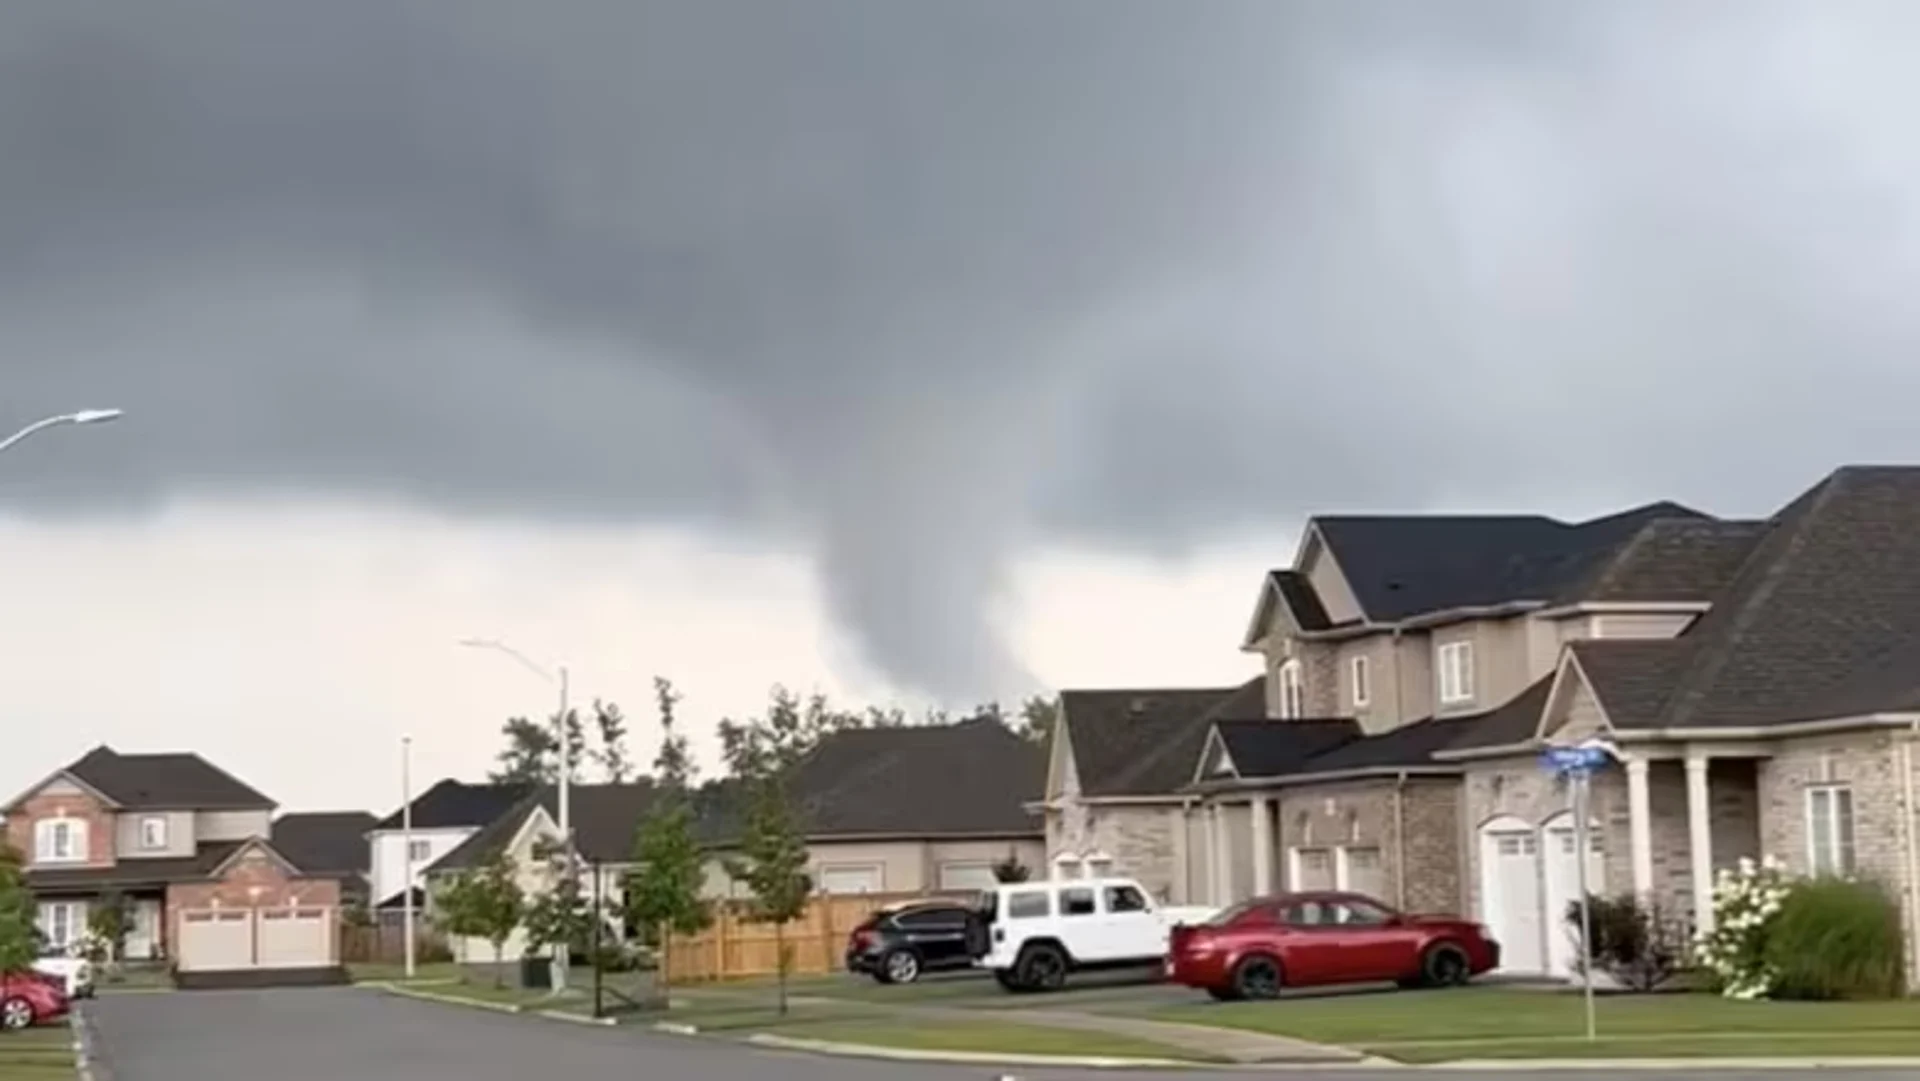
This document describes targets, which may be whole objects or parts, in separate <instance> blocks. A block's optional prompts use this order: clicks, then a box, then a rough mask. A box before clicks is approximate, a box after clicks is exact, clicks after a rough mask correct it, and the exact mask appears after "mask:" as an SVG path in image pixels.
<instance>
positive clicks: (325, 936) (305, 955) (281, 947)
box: [258, 909, 332, 968]
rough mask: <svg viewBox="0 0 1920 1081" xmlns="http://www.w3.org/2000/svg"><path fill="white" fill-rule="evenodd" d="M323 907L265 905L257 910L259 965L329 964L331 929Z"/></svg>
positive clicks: (297, 966)
mask: <svg viewBox="0 0 1920 1081" xmlns="http://www.w3.org/2000/svg"><path fill="white" fill-rule="evenodd" d="M326 917H327V912H326V910H324V909H269V910H265V911H262V912H261V913H260V956H259V962H258V963H259V967H261V968H316V967H320V966H324V965H327V964H330V963H331V962H330V961H329V960H328V954H329V952H330V947H331V945H332V943H331V941H330V939H331V929H330V928H329V927H328V926H327V924H328V920H327V918H326Z"/></svg>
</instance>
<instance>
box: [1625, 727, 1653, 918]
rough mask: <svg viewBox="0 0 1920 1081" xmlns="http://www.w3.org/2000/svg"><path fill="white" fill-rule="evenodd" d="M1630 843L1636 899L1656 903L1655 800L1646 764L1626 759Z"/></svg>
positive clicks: (1642, 759)
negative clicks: (1654, 870) (1649, 789)
mask: <svg viewBox="0 0 1920 1081" xmlns="http://www.w3.org/2000/svg"><path fill="white" fill-rule="evenodd" d="M1627 840H1628V845H1629V847H1631V848H1632V849H1633V853H1632V855H1633V895H1634V896H1635V897H1638V898H1639V899H1640V901H1641V903H1643V904H1645V903H1647V902H1649V901H1651V900H1652V899H1653V800H1652V797H1651V795H1650V794H1649V792H1648V790H1647V760H1646V759H1644V758H1641V757H1639V756H1637V755H1636V756H1635V757H1633V758H1629V759H1627Z"/></svg>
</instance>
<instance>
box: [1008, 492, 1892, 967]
mask: <svg viewBox="0 0 1920 1081" xmlns="http://www.w3.org/2000/svg"><path fill="white" fill-rule="evenodd" d="M1241 647H1242V649H1243V650H1245V651H1247V652H1249V653H1252V654H1254V655H1256V656H1258V657H1259V658H1260V659H1261V661H1262V663H1263V666H1264V669H1265V671H1264V674H1263V675H1262V676H1260V677H1259V678H1257V679H1255V680H1253V681H1251V682H1249V683H1248V684H1246V685H1244V686H1241V687H1237V688H1220V689H1214V690H1196V691H1155V690H1143V691H1096V692H1068V693H1066V694H1064V695H1063V696H1062V717H1061V722H1060V725H1059V728H1058V731H1057V732H1056V735H1055V739H1054V741H1053V745H1052V750H1051V755H1050V761H1049V767H1048V780H1047V789H1046V797H1045V800H1044V803H1043V805H1042V806H1043V809H1044V811H1045V814H1046V821H1047V838H1048V852H1049V857H1050V862H1051V864H1052V865H1053V868H1054V870H1055V873H1057V874H1062V875H1073V874H1081V873H1086V872H1087V871H1088V870H1089V869H1090V868H1102V867H1111V868H1113V869H1115V870H1118V871H1122V872H1126V873H1130V874H1134V875H1137V876H1138V877H1140V878H1142V879H1143V880H1145V881H1147V882H1149V883H1150V884H1152V885H1153V886H1154V887H1155V888H1156V889H1158V890H1160V891H1161V892H1162V893H1163V894H1164V895H1165V896H1168V897H1170V898H1172V899H1175V900H1178V901H1183V902H1189V901H1190V902H1205V903H1227V902H1230V901H1233V900H1236V899H1239V898H1242V897H1246V896H1249V895H1252V894H1256V893H1262V892H1268V891H1274V890H1281V889H1310V888H1324V887H1339V888H1347V889H1354V890H1359V891H1363V892H1367V893H1371V894H1374V895H1376V896H1379V897H1380V898H1381V899H1382V900H1385V901H1387V902H1388V903H1391V904H1395V905H1398V906H1400V907H1402V908H1408V909H1416V910H1428V911H1433V910H1451V911H1459V912H1466V913H1471V914H1472V915H1473V916H1475V918H1477V919H1479V920H1480V921H1481V922H1483V923H1485V924H1487V925H1488V926H1489V927H1490V928H1491V929H1492V931H1493V934H1494V935H1495V937H1497V938H1498V939H1500V940H1501V941H1502V943H1504V945H1505V955H1504V959H1503V960H1504V966H1505V968H1506V969H1508V970H1510V971H1515V972H1540V973H1557V974H1559V973H1568V972H1570V971H1571V967H1572V961H1573V957H1572V954H1573V948H1574V947H1573V941H1572V939H1571V937H1570V936H1569V935H1568V934H1566V933H1565V925H1564V921H1563V914H1564V913H1565V912H1566V910H1567V907H1568V903H1569V902H1570V901H1571V900H1573V899H1574V897H1575V896H1576V892H1577V890H1576V887H1575V883H1576V882H1577V881H1578V878H1579V874H1580V870H1581V868H1580V865H1579V861H1580V860H1582V859H1585V861H1586V863H1587V867H1586V871H1587V873H1588V876H1589V879H1588V880H1589V882H1590V883H1591V884H1592V887H1591V888H1593V889H1594V890H1595V891H1596V892H1604V893H1608V894H1634V895H1637V896H1639V897H1641V898H1643V899H1644V900H1645V901H1647V902H1648V903H1650V904H1653V905H1656V906H1658V907H1659V908H1660V909H1661V910H1663V911H1665V912H1667V913H1669V914H1670V915H1672V916H1673V917H1674V918H1677V919H1682V920H1685V921H1688V922H1690V923H1691V924H1692V925H1693V926H1695V927H1703V926H1708V925H1710V923H1711V921H1712V918H1713V911H1712V893H1711V888H1712V879H1713V876H1714V874H1715V873H1716V872H1717V871H1718V870H1719V869H1721V868H1726V867H1729V866H1732V865H1734V864H1735V863H1737V862H1738V861H1739V860H1740V859H1741V858H1742V857H1758V856H1761V855H1763V854H1764V855H1772V856H1776V857H1778V858H1780V859H1782V860H1784V861H1786V862H1787V864H1788V865H1789V866H1790V867H1791V868H1792V869H1793V870H1795V871H1796V872H1800V873H1838V874H1866V875H1872V876H1874V877H1876V878H1879V879H1881V880H1883V881H1885V882H1886V883H1888V884H1889V886H1891V887H1893V888H1895V889H1896V890H1898V891H1899V893H1900V895H1901V896H1902V898H1903V899H1904V901H1905V906H1906V909H1907V921H1908V923H1909V925H1910V926H1912V925H1916V924H1920V920H1916V919H1915V918H1914V909H1915V905H1916V903H1917V902H1916V894H1915V886H1916V885H1917V884H1920V836H1917V835H1916V832H1915V831H1916V823H1915V820H1914V817H1913V813H1912V811H1911V810H1910V808H1911V807H1912V805H1913V795H1914V790H1915V783H1916V782H1915V780H1914V777H1915V772H1914V762H1913V758H1914V752H1913V749H1912V748H1913V743H1912V739H1913V736H1914V734H1915V733H1916V732H1920V468H1915V467H1848V468H1843V469H1840V470H1838V471H1836V472H1835V473H1833V474H1832V475H1830V476H1828V477H1827V478H1826V479H1824V480H1822V481H1821V482H1820V483H1819V484H1817V485H1815V486H1814V487H1813V488H1811V489H1810V490H1808V491H1807V492H1805V493H1804V494H1802V495H1801V496H1800V497H1799V498H1797V499H1795V500H1793V501H1792V502H1791V503H1789V504H1788V505H1787V506H1785V507H1784V508H1782V509H1781V510H1780V511H1779V512H1778V513H1776V514H1774V515H1773V516H1772V517H1770V518H1767V519H1765V520H1760V521H1725V520H1720V519H1716V518H1712V517H1709V516H1707V515H1704V514H1700V513H1698V512H1696V511H1692V510H1689V509H1687V508H1684V507H1680V506H1677V505H1674V504H1671V503H1658V504H1653V505H1650V506H1646V507H1640V508H1636V509H1633V510H1629V511H1625V512H1622V513H1620V514H1615V515H1612V516H1609V517H1604V518H1599V519H1595V520H1592V521H1588V522H1581V523H1565V522H1560V521H1556V520H1554V519H1551V518H1545V517H1538V516H1498V517H1485V516H1367V517H1356V516H1330V517H1320V518H1315V519H1313V520H1312V521H1311V522H1309V524H1308V526H1307V527H1306V529H1305V530H1304V536H1303V538H1302V540H1301V543H1300V546H1299V551H1298V552H1297V554H1296V556H1295V558H1294V561H1293V564H1292V565H1291V566H1290V567H1288V568H1286V569H1282V570H1276V571H1273V572H1272V573H1270V574H1268V575H1267V576H1266V578H1265V580H1264V581H1263V582H1262V584H1261V588H1260V594H1259V598H1258V602H1257V604H1256V605H1255V610H1254V613H1253V617H1252V620H1251V622H1250V624H1249V626H1248V628H1247V630H1246V633H1245V635H1244V636H1243V638H1242V642H1241ZM1592 737H1600V738H1603V739H1604V740H1606V741H1607V742H1608V743H1610V744H1611V745H1612V746H1614V747H1616V748H1617V751H1618V754H1617V758H1616V760H1615V762H1614V764H1613V765H1611V766H1610V767H1608V768H1606V769H1605V770H1603V771H1602V772H1601V773H1600V774H1598V775H1597V776H1596V777H1595V778H1594V780H1593V787H1592V795H1593V801H1592V804H1591V809H1590V816H1591V817H1590V821H1589V825H1590V827H1591V842H1590V844H1589V848H1588V851H1587V852H1586V853H1585V854H1584V856H1583V855H1582V854H1581V853H1579V852H1578V851H1577V845H1576V842H1575V836H1576V834H1575V830H1574V826H1575V823H1574V821H1573V819H1572V817H1571V813H1570V799H1569V791H1568V787H1567V785H1566V783H1565V782H1564V781H1562V780H1560V779H1558V778H1556V777H1555V776H1554V775H1552V774H1551V773H1550V772H1549V771H1547V770H1546V769H1545V768H1543V766H1542V764H1541V753H1542V751H1543V749H1544V748H1546V747H1548V746H1551V745H1566V744H1571V743H1576V742H1579V741H1581V740H1585V739H1588V738H1592ZM1856 838H1857V839H1858V843H1856ZM1910 940H1911V938H1910Z"/></svg>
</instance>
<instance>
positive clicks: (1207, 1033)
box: [885, 1005, 1367, 1065]
mask: <svg viewBox="0 0 1920 1081" xmlns="http://www.w3.org/2000/svg"><path fill="white" fill-rule="evenodd" d="M885 1008H886V1009H888V1010H890V1011H893V1012H897V1013H901V1014H906V1015H910V1016H917V1017H940V1018H947V1019H954V1020H962V1021H967V1020H971V1021H978V1020H980V1011H979V1010H969V1009H962V1008H956V1007H951V1006H947V1007H942V1006H910V1005H899V1006H891V1005H890V1006H887V1007H885ZM1017 1019H1018V1021H1019V1022H1020V1023H1021V1024H1023V1025H1038V1026H1040V1027H1042V1028H1070V1029H1078V1030H1080V1031H1083V1032H1110V1033H1113V1034H1114V1035H1117V1036H1131V1037H1133V1038H1135V1039H1140V1040H1147V1041H1150V1042H1152V1043H1157V1044H1164V1045H1166V1046H1167V1047H1171V1048H1174V1049H1176V1050H1180V1051H1186V1052H1188V1053H1190V1054H1192V1055H1193V1056H1195V1057H1196V1058H1200V1059H1209V1058H1213V1059H1219V1058H1226V1059H1229V1060H1231V1061H1233V1062H1235V1063H1239V1064H1243V1065H1252V1064H1257V1063H1274V1064H1280V1063H1300V1064H1313V1063H1321V1064H1326V1065H1333V1064H1336V1063H1351V1062H1363V1061H1365V1060H1366V1058H1367V1056H1366V1055H1363V1054H1361V1053H1360V1052H1358V1051H1354V1050H1351V1049H1349V1048H1345V1047H1330V1046H1328V1045H1326V1044H1317V1043H1308V1042H1307V1041H1305V1040H1295V1039H1291V1038H1289V1037H1286V1036H1274V1035H1270V1034H1268V1033H1264V1032H1249V1031H1247V1030H1245V1029H1231V1028H1210V1027H1208V1026H1205V1025H1182V1024H1178V1023H1175V1022H1171V1021H1146V1020H1142V1019H1140V1018H1137V1017H1110V1016H1107V1015H1104V1014H1094V1013H1079V1012H1077V1011H1074V1010H1053V1009H1047V1008H1046V1007H1044V1006H1040V1007H1036V1008H1034V1009H1030V1010H1021V1011H1019V1014H1018V1017H1017Z"/></svg>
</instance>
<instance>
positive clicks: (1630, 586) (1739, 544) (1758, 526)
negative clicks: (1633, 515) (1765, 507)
mask: <svg viewBox="0 0 1920 1081" xmlns="http://www.w3.org/2000/svg"><path fill="white" fill-rule="evenodd" d="M1766 532H1767V523H1766V522H1752V521H1717V520H1715V519H1711V518H1665V519H1661V520H1659V521H1653V522H1648V523H1647V524H1646V525H1645V526H1643V527H1642V528H1641V529H1640V531H1639V532H1637V533H1635V534H1634V535H1633V536H1632V537H1630V538H1629V539H1628V540H1627V542H1626V543H1625V544H1622V545H1621V546H1620V547H1619V548H1618V549H1616V550H1615V551H1614V552H1613V553H1612V555H1611V556H1610V557H1609V558H1607V559H1605V560H1603V561H1601V562H1599V563H1598V564H1596V565H1595V566H1594V567H1593V569H1592V571H1591V572H1590V573H1588V574H1586V575H1584V576H1582V577H1581V578H1580V579H1578V580H1577V581H1575V582H1573V583H1571V584H1570V585H1569V586H1568V587H1567V588H1566V589H1565V590H1563V591H1562V592H1561V594H1560V596H1559V597H1557V598H1555V599H1556V600H1558V601H1561V602H1564V603H1572V602H1575V601H1615V602H1619V601H1668V602H1686V601H1696V602H1697V601H1710V600H1712V599H1713V597H1714V596H1715V595H1716V594H1718V593H1719V592H1720V591H1721V590H1722V589H1723V588H1725V587H1726V584H1727V583H1728V582H1729V581H1731V580H1732V579H1733V576H1734V575H1735V574H1736V573H1738V572H1739V570H1740V566H1741V564H1743V563H1745V562H1746V559H1747V556H1748V555H1749V554H1751V553H1752V551H1753V549H1754V546H1755V545H1757V544H1758V543H1759V542H1760V538H1761V537H1763V536H1765V535H1766Z"/></svg>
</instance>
